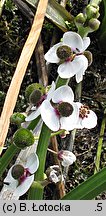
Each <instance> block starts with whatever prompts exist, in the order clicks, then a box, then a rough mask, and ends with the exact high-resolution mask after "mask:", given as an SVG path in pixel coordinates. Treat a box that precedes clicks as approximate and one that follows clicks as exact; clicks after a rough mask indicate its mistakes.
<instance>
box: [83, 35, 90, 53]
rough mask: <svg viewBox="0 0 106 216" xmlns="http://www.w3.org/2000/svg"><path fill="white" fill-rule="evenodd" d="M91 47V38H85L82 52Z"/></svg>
mask: <svg viewBox="0 0 106 216" xmlns="http://www.w3.org/2000/svg"><path fill="white" fill-rule="evenodd" d="M89 45H90V38H89V37H84V38H83V49H82V50H81V51H82V52H83V51H85V50H86V49H87V48H88V46H89Z"/></svg>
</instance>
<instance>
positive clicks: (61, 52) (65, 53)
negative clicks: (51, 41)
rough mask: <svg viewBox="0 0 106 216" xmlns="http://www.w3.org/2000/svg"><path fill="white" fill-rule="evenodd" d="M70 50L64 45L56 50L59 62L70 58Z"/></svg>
mask: <svg viewBox="0 0 106 216" xmlns="http://www.w3.org/2000/svg"><path fill="white" fill-rule="evenodd" d="M71 53H72V51H71V48H70V47H68V46H66V45H63V46H60V47H58V49H57V56H58V57H59V58H60V59H61V60H66V59H68V58H69V57H70V56H71Z"/></svg>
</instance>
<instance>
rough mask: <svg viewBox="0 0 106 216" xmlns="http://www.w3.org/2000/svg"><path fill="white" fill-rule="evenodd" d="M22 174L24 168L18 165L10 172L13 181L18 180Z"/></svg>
mask: <svg viewBox="0 0 106 216" xmlns="http://www.w3.org/2000/svg"><path fill="white" fill-rule="evenodd" d="M23 174H24V167H23V166H22V165H20V164H16V165H14V166H13V168H12V170H11V175H12V177H13V178H14V179H19V178H20V177H21V176H22V175H23Z"/></svg>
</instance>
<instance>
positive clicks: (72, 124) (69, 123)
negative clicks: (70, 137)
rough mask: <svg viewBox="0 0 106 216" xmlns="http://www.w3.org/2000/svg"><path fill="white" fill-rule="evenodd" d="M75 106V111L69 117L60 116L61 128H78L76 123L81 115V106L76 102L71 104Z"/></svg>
mask: <svg viewBox="0 0 106 216" xmlns="http://www.w3.org/2000/svg"><path fill="white" fill-rule="evenodd" d="M71 105H72V106H73V113H72V114H71V115H70V116H69V117H61V118H60V124H61V126H60V128H61V129H65V130H73V129H74V128H76V123H77V121H78V117H79V108H78V106H77V104H76V103H74V102H73V103H72V104H71Z"/></svg>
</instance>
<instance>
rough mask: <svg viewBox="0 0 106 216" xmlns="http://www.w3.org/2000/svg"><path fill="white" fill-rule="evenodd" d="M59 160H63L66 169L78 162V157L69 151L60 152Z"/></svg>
mask: <svg viewBox="0 0 106 216" xmlns="http://www.w3.org/2000/svg"><path fill="white" fill-rule="evenodd" d="M58 158H59V160H62V165H63V166H64V167H66V166H69V165H71V164H73V162H75V161H76V156H75V155H74V154H73V153H72V152H70V151H68V150H61V151H59V153H58Z"/></svg>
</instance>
